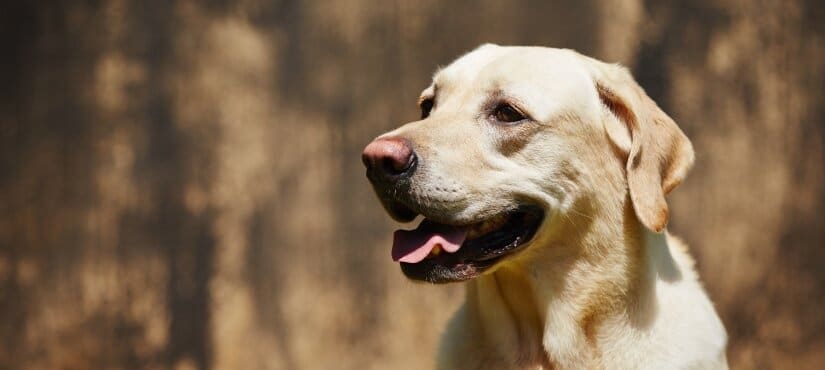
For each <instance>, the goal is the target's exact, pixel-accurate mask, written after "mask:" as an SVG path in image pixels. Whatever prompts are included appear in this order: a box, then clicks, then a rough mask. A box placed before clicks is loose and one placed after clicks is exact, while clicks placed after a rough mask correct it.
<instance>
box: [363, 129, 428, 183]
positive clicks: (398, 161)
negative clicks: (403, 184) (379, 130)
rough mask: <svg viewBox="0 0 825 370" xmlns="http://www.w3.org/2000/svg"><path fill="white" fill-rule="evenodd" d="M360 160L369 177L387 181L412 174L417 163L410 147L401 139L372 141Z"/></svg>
mask: <svg viewBox="0 0 825 370" xmlns="http://www.w3.org/2000/svg"><path fill="white" fill-rule="evenodd" d="M361 159H362V160H363V161H364V165H365V166H367V173H368V174H370V176H371V177H372V176H376V177H380V178H381V179H382V180H388V181H393V180H397V179H399V178H402V177H405V176H409V175H410V174H412V172H413V171H414V170H415V165H416V161H417V158H416V155H415V151H413V148H412V145H410V142H409V141H408V140H405V139H402V138H381V139H376V140H373V142H371V143H369V144H368V145H367V147H366V148H364V153H363V154H362V155H361Z"/></svg>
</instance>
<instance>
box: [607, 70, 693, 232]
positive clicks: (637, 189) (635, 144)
mask: <svg viewBox="0 0 825 370" xmlns="http://www.w3.org/2000/svg"><path fill="white" fill-rule="evenodd" d="M596 63H598V64H597V65H595V67H596V68H595V70H594V74H595V76H594V77H595V78H594V79H595V81H596V89H597V90H598V92H599V97H600V98H601V100H602V103H603V104H604V105H605V106H606V108H607V109H609V110H610V112H611V113H612V114H613V115H615V116H616V118H618V119H619V120H620V121H622V122H623V123H624V124H626V125H627V127H628V131H629V132H630V151H629V153H626V154H627V164H626V170H627V172H626V173H627V185H628V191H629V192H630V199H631V201H632V202H633V209H634V210H635V211H636V217H638V218H639V221H641V223H642V224H643V225H645V227H647V228H648V229H650V230H652V231H655V232H661V231H662V230H664V228H665V226H666V225H667V221H668V208H667V202H666V201H665V195H667V194H668V193H670V191H671V190H673V189H674V188H676V186H678V185H679V184H680V183H681V182H682V180H683V179H684V178H685V175H687V172H688V170H689V169H690V167H691V166H692V165H693V146H692V145H691V144H690V140H688V138H687V136H685V134H684V133H683V132H682V130H680V129H679V126H677V125H676V122H673V120H672V119H671V118H670V117H669V116H668V115H667V114H665V112H663V111H662V109H661V108H659V106H658V105H656V103H655V102H654V101H653V99H651V98H650V97H649V96H647V94H646V93H645V92H644V90H643V89H642V88H641V86H639V85H638V84H637V83H636V81H635V80H634V79H633V77H632V76H631V75H630V72H628V71H627V70H626V69H625V68H624V67H621V66H618V65H609V64H605V63H601V62H596Z"/></svg>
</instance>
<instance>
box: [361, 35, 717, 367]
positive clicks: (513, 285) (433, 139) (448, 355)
mask: <svg viewBox="0 0 825 370" xmlns="http://www.w3.org/2000/svg"><path fill="white" fill-rule="evenodd" d="M418 103H419V106H420V108H421V119H420V120H418V121H414V122H411V123H407V124H405V125H403V126H401V127H400V128H398V129H396V130H394V131H391V132H388V133H386V134H383V135H381V136H379V137H378V138H376V139H375V140H374V141H372V142H371V143H369V144H368V145H367V146H366V148H365V149H364V152H363V155H362V159H363V162H364V163H365V165H366V167H367V177H368V179H369V180H370V182H371V183H372V185H373V188H374V190H375V193H376V194H377V195H378V198H379V199H380V201H381V204H382V205H383V206H384V208H385V209H386V211H387V212H388V213H389V214H390V216H391V217H393V218H394V219H395V220H397V221H400V222H410V221H412V220H414V219H415V218H416V217H417V216H419V215H420V216H423V220H422V221H421V223H420V224H419V225H418V226H417V227H416V228H415V229H413V230H398V231H396V232H395V234H394V236H393V246H392V251H391V255H392V258H393V260H395V261H397V262H399V263H400V267H401V270H402V271H403V273H404V274H405V275H406V276H407V277H408V278H410V279H412V280H416V281H424V282H430V283H448V282H459V281H466V300H465V302H464V304H463V305H462V306H461V308H459V309H458V311H457V312H456V313H455V315H454V316H453V317H452V319H451V320H450V322H449V324H448V327H447V330H446V332H445V334H444V335H443V337H442V339H441V345H440V347H439V353H438V356H437V368H438V369H727V366H728V365H727V359H726V355H725V347H726V342H727V335H726V332H725V328H724V326H723V324H722V322H721V320H720V319H719V317H718V316H717V314H716V312H715V310H714V307H713V304H712V303H711V301H710V300H709V298H708V296H707V295H706V294H705V292H704V290H703V288H702V286H701V283H700V282H699V280H698V277H697V274H696V272H695V271H694V268H693V261H692V259H691V257H690V256H689V255H688V252H687V250H686V247H685V246H684V244H683V243H682V242H681V241H680V240H678V239H676V238H675V237H673V236H671V235H670V234H668V233H667V231H666V225H667V222H668V205H667V203H666V199H665V196H666V195H667V194H668V193H670V192H671V191H672V190H673V189H674V188H675V187H676V186H677V185H679V183H681V182H682V180H683V179H684V178H685V176H686V174H687V172H688V170H689V169H690V167H691V166H692V164H693V161H694V154H693V147H692V145H691V143H690V141H689V140H688V138H687V137H686V136H685V134H684V133H683V132H682V131H681V130H680V129H679V127H678V126H677V125H676V123H675V122H674V121H673V120H672V119H671V118H670V117H669V116H668V115H667V114H665V113H664V112H663V111H662V110H661V109H660V108H659V107H658V106H657V105H656V103H655V102H654V101H653V100H652V99H651V98H650V97H648V96H647V94H645V92H644V90H643V89H642V88H641V87H640V86H639V85H638V84H637V83H636V82H635V80H634V79H633V77H632V76H631V74H630V73H629V72H628V71H627V69H625V68H624V67H622V66H619V65H615V64H608V63H604V62H601V61H598V60H596V59H593V58H590V57H587V56H584V55H582V54H579V53H577V52H575V51H572V50H568V49H552V48H544V47H504V46H498V45H493V44H487V45H482V46H480V47H479V48H477V49H475V50H473V51H471V52H469V53H467V54H465V55H464V56H462V57H460V58H459V59H457V60H455V61H454V62H453V63H452V64H450V65H449V66H447V67H445V68H443V69H441V70H439V71H438V72H437V73H436V74H435V76H434V78H433V81H432V83H431V84H430V86H429V87H427V88H426V89H424V91H423V92H422V93H421V97H420V99H419V102H418Z"/></svg>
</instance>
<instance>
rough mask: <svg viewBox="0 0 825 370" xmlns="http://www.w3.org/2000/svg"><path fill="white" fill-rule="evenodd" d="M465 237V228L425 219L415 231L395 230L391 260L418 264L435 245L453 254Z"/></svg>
mask: <svg viewBox="0 0 825 370" xmlns="http://www.w3.org/2000/svg"><path fill="white" fill-rule="evenodd" d="M466 237H467V228H466V227H456V226H449V225H442V224H437V223H435V222H431V221H430V220H427V219H426V218H425V219H424V220H423V221H421V223H420V224H419V225H418V228H417V229H415V230H396V231H395V233H394V234H393V241H392V260H393V261H396V262H406V263H418V262H421V261H422V260H423V259H424V258H426V257H427V255H428V254H430V251H432V250H433V248H435V246H436V245H441V249H443V250H445V251H447V252H449V253H455V251H457V250H458V248H461V243H463V242H464V239H465V238H466Z"/></svg>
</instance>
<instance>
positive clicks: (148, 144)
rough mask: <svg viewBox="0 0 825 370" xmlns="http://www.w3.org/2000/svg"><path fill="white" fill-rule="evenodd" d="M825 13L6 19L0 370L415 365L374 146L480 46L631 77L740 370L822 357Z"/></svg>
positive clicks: (42, 13)
mask: <svg viewBox="0 0 825 370" xmlns="http://www.w3.org/2000/svg"><path fill="white" fill-rule="evenodd" d="M823 8H825V7H823V6H822V5H821V4H819V3H818V2H816V1H803V0H796V1H788V0H767V1H733V0H724V1H721V0H720V1H704V0H703V1H688V0H677V1H667V2H661V1H646V2H640V1H633V0H630V1H625V2H621V3H620V2H615V1H609V0H585V1H577V0H564V1H555V2H546V1H525V0H516V1H508V2H502V1H481V2H477V1H448V2H447V1H436V0H421V1H407V0H399V1H382V2H378V1H372V2H370V1H364V0H350V1H332V0H330V1H313V2H309V1H294V0H282V1H274V2H259V1H237V2H231V3H230V2H225V1H208V2H203V3H199V2H194V1H177V2H168V1H155V0H151V1H134V2H127V1H117V0H113V1H103V2H101V1H59V2H54V3H53V4H49V3H48V2H43V1H41V2H17V4H16V5H6V6H5V10H4V11H2V12H0V50H2V58H0V317H2V319H0V369H132V368H134V369H165V368H173V369H208V368H214V369H322V368H335V369H387V368H392V369H422V368H427V367H429V366H431V363H432V360H431V358H432V353H433V348H434V343H435V340H436V338H437V336H438V333H439V331H440V330H441V329H440V328H441V327H442V326H443V324H444V321H445V320H446V318H447V317H449V315H450V314H451V313H452V311H453V310H454V309H455V307H456V306H457V304H458V303H459V301H460V299H461V287H460V286H456V285H453V286H447V287H444V286H439V287H430V286H424V285H415V284H412V283H410V282H407V281H406V280H405V279H404V278H403V277H402V276H401V274H400V272H399V271H398V268H397V266H395V265H394V264H392V263H391V261H390V259H389V238H390V230H392V228H393V226H394V225H393V224H392V222H390V221H389V219H388V218H387V217H386V216H385V215H384V214H383V213H382V211H381V209H380V207H379V205H378V203H377V202H376V201H375V200H374V199H373V195H372V193H371V191H370V189H369V186H368V184H367V182H366V180H365V178H364V176H363V172H364V171H363V169H362V166H361V163H360V159H359V153H360V150H361V148H362V147H363V146H364V145H365V144H366V143H367V142H368V141H369V140H370V139H371V138H372V137H373V136H375V135H377V134H379V133H381V132H383V131H385V130H387V129H389V128H391V127H394V126H397V125H399V124H400V123H403V122H406V121H409V120H412V119H414V118H415V117H416V109H415V106H414V102H415V98H416V97H417V94H418V93H419V91H420V89H422V88H423V87H425V85H426V84H427V83H428V80H429V76H430V74H431V73H432V72H433V70H434V69H435V68H436V67H437V66H439V65H444V64H446V63H448V62H449V61H450V60H452V59H453V58H455V57H456V56H458V55H459V54H461V53H462V52H465V51H467V50H469V49H471V48H473V47H475V46H477V45H478V44H480V43H483V42H496V43H502V44H539V45H547V46H558V47H570V48H575V49H578V50H580V51H582V52H584V53H587V54H591V55H593V56H596V57H600V58H602V59H606V60H610V61H620V62H622V63H624V64H626V65H628V66H630V67H631V68H632V69H633V70H634V73H635V74H636V76H637V78H638V79H639V81H640V83H641V84H642V85H643V86H644V87H645V88H646V89H647V90H648V92H649V93H650V94H651V95H652V96H653V97H654V99H656V100H657V101H658V102H659V103H660V105H662V106H663V107H664V109H665V110H666V111H667V112H669V113H670V114H671V116H672V117H673V118H674V119H675V120H676V121H677V122H678V123H679V124H680V125H681V126H682V127H683V129H684V130H685V131H686V132H687V134H688V136H690V137H691V139H692V140H693V142H694V145H695V147H696V149H697V153H698V155H697V159H698V161H697V165H696V167H695V169H694V170H693V172H692V174H691V176H690V177H689V179H688V181H687V182H686V183H685V184H684V185H683V186H682V187H681V188H680V189H678V190H677V191H676V192H674V194H673V196H672V197H671V198H672V209H673V210H674V212H675V214H674V217H673V221H672V223H671V230H672V231H674V232H675V233H676V234H678V235H681V236H683V237H684V239H686V240H687V241H688V242H689V244H690V245H691V250H692V252H693V254H694V255H695V256H696V257H697V260H698V268H699V270H700V272H701V273H702V276H703V278H704V281H705V285H706V287H707V289H708V290H709V291H710V294H711V296H712V298H713V299H714V301H715V302H716V305H717V307H718V308H719V311H720V313H721V315H722V317H723V320H724V321H725V323H726V326H727V328H728V331H729V333H730V336H731V345H730V349H729V358H730V360H731V363H732V366H733V368H741V369H751V368H753V369H781V368H784V369H802V368H811V369H812V368H819V367H821V366H822V364H823V363H825V335H823V334H822V333H823V332H825V315H823V314H822V312H823V303H825V270H823V267H822V263H823V261H825V248H824V247H825V222H823V221H822V218H821V217H822V215H823V214H825V173H823V172H825V171H823V166H825V165H823V163H825V105H824V104H823V102H824V101H825V99H823V98H825V69H823V68H822V66H823V63H825V44H823V37H824V36H825V32H823V31H824V30H823V24H825V14H823V13H825V12H823Z"/></svg>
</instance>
